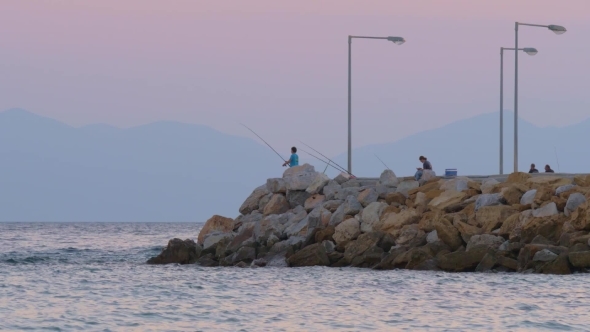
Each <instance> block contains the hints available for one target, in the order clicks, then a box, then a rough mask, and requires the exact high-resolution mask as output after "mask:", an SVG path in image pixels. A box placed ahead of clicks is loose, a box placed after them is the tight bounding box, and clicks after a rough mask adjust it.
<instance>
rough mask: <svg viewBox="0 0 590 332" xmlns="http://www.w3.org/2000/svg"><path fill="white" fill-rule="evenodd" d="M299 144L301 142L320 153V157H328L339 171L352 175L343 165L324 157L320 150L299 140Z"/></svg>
mask: <svg viewBox="0 0 590 332" xmlns="http://www.w3.org/2000/svg"><path fill="white" fill-rule="evenodd" d="M299 142H301V141H299ZM301 144H303V145H305V146H307V147H308V148H310V149H312V150H313V151H315V152H317V153H319V154H320V156H322V157H324V158H326V159H328V160H329V161H330V162H331V163H332V164H334V165H336V166H338V167H339V168H340V169H339V171H341V172H345V173H348V174H350V175H352V173H350V172H349V171H347V170H346V169H345V168H344V167H342V166H340V165H338V164H337V163H336V162H334V160H332V159H330V158H328V157H326V156H325V155H323V154H322V153H321V152H319V151H318V150H316V149H314V148H312V147H311V146H309V145H307V144H305V143H303V142H301ZM352 176H354V175H352Z"/></svg>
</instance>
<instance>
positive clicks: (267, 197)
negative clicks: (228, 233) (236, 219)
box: [234, 193, 273, 225]
mask: <svg viewBox="0 0 590 332" xmlns="http://www.w3.org/2000/svg"><path fill="white" fill-rule="evenodd" d="M272 196H273V194H271V193H269V194H268V195H265V196H264V197H262V198H261V199H260V201H259V202H258V211H264V208H265V207H266V205H267V204H268V202H270V200H271V199H272ZM234 225H235V223H234Z"/></svg>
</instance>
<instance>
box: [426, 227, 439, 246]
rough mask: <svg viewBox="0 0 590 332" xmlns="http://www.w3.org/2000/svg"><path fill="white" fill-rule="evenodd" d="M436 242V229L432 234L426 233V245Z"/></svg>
mask: <svg viewBox="0 0 590 332" xmlns="http://www.w3.org/2000/svg"><path fill="white" fill-rule="evenodd" d="M436 241H438V233H437V232H436V229H435V230H433V231H432V232H430V233H428V235H427V236H426V242H427V243H434V242H436Z"/></svg>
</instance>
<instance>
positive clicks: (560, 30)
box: [547, 24, 567, 35]
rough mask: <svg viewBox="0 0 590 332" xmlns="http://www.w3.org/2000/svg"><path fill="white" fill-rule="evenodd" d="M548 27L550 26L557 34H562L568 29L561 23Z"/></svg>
mask: <svg viewBox="0 0 590 332" xmlns="http://www.w3.org/2000/svg"><path fill="white" fill-rule="evenodd" d="M547 28H549V30H551V31H553V32H555V34H556V35H561V34H564V33H565V32H566V31H567V30H566V29H565V28H564V27H562V26H561V25H553V24H552V25H550V26H548V27H547Z"/></svg>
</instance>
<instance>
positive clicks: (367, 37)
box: [348, 36, 388, 39]
mask: <svg viewBox="0 0 590 332" xmlns="http://www.w3.org/2000/svg"><path fill="white" fill-rule="evenodd" d="M348 38H364V39H387V38H388V37H369V36H348Z"/></svg>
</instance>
